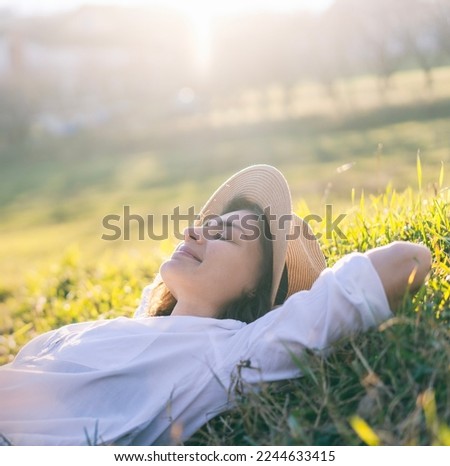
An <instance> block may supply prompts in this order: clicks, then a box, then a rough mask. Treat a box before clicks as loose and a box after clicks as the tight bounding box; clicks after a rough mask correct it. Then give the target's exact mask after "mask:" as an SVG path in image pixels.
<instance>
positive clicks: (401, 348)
mask: <svg viewBox="0 0 450 466" xmlns="http://www.w3.org/2000/svg"><path fill="white" fill-rule="evenodd" d="M448 82H450V68H443V69H440V70H438V72H436V82H435V87H434V89H433V90H424V88H423V83H422V82H421V74H420V73H419V72H416V71H409V72H404V73H398V74H397V75H396V76H395V80H394V81H393V83H392V87H391V89H390V90H388V91H387V92H386V93H385V95H384V96H383V97H382V98H381V97H380V96H379V95H378V94H377V91H376V83H375V81H374V80H373V79H371V78H370V77H362V78H358V79H354V80H352V81H346V82H342V83H340V84H339V94H338V97H337V99H336V100H330V97H328V96H325V95H323V93H321V92H320V90H319V88H318V87H317V86H315V87H314V86H313V85H312V84H308V85H299V86H298V88H296V89H295V90H294V91H295V92H296V93H297V96H298V99H297V100H294V101H293V102H292V103H291V104H290V105H289V108H288V110H286V107H285V106H283V105H282V102H284V101H285V100H286V99H285V97H283V95H282V94H280V92H278V94H277V93H276V92H274V91H273V90H272V91H270V92H272V94H271V95H272V97H271V99H272V103H271V105H269V106H268V107H267V106H266V107H264V108H262V107H261V105H260V104H258V107H257V108H256V109H255V108H253V110H251V111H250V110H249V106H250V107H251V106H252V105H253V106H254V105H255V97H254V95H253V97H252V98H250V99H249V97H248V95H244V94H243V95H242V96H241V100H239V99H238V100H237V103H236V100H235V101H234V102H235V103H234V104H233V105H235V106H236V107H235V108H234V107H230V106H229V107H227V106H226V102H225V103H224V102H223V101H219V102H217V104H216V108H215V109H214V111H212V112H211V113H210V114H205V115H202V118H199V117H196V118H195V119H194V120H193V119H192V118H190V119H189V118H185V119H179V120H175V119H174V120H171V121H168V122H166V123H165V124H164V125H163V124H161V125H160V126H159V127H158V128H148V127H147V128H145V125H144V128H142V127H140V128H137V129H136V128H135V127H131V126H120V127H119V126H114V125H113V126H110V127H105V128H100V129H97V130H96V131H93V132H89V131H85V132H81V133H77V134H74V135H72V136H69V137H66V138H54V137H50V136H48V135H46V134H43V133H41V132H39V131H37V130H36V131H33V132H32V133H31V134H30V136H29V137H28V138H26V139H24V140H21V141H17V142H16V143H14V144H9V145H1V144H0V163H1V170H0V215H1V219H2V221H1V222H0V266H1V270H2V280H1V281H0V334H1V336H0V364H1V363H6V362H8V361H10V360H11V358H12V357H13V356H14V354H16V353H17V351H18V350H19V348H20V347H21V346H22V345H23V344H24V343H26V342H27V341H28V340H29V339H30V338H32V337H34V336H35V335H37V334H40V333H42V332H44V331H47V330H50V329H52V328H56V327H58V326H61V325H64V324H67V323H72V322H77V321H83V320H87V319H98V318H111V317H115V316H118V315H129V316H131V315H132V313H133V311H134V309H135V307H136V306H137V304H138V301H139V296H140V292H141V289H142V288H143V286H145V285H146V284H147V283H148V282H149V281H150V280H151V279H152V277H153V276H154V274H155V273H156V271H157V268H158V266H159V264H160V262H161V260H162V258H163V257H165V256H166V255H167V254H168V253H169V252H170V251H171V250H172V247H173V245H174V242H175V241H174V239H172V238H168V239H167V240H165V241H151V240H148V239H147V240H145V241H139V240H138V238H137V233H136V231H132V238H131V240H130V241H124V240H119V241H104V240H102V239H101V236H102V234H103V233H105V230H104V227H103V226H102V219H103V218H104V217H105V216H106V215H108V214H110V213H116V214H120V213H121V212H122V208H123V206H124V205H128V206H130V208H131V211H132V212H133V213H138V214H141V215H143V216H146V215H148V214H153V215H154V216H155V219H158V218H159V217H160V216H161V215H163V214H168V213H172V212H173V209H174V208H175V207H176V206H179V207H180V210H181V211H182V212H185V211H187V209H188V207H190V206H195V207H196V210H198V208H199V207H201V205H202V203H203V202H204V201H205V197H207V196H208V195H209V194H210V193H211V192H212V190H213V189H215V187H216V186H217V185H218V183H221V182H222V181H223V180H224V179H225V178H226V177H227V176H228V175H229V174H231V173H232V172H234V171H236V170H237V169H239V168H242V167H244V166H247V165H249V164H252V163H271V164H273V165H276V166H277V167H279V168H280V169H281V170H282V171H283V172H284V173H285V175H286V177H287V179H288V181H289V183H290V185H291V187H292V191H293V198H294V200H295V203H296V210H297V212H298V213H299V214H301V215H306V214H308V213H314V214H319V215H322V216H323V215H324V212H325V205H326V204H332V206H333V215H334V217H337V216H338V215H339V214H340V213H345V214H346V218H345V220H344V221H343V222H342V224H340V226H342V228H343V230H344V232H345V238H337V237H332V238H326V237H325V236H324V237H323V238H322V239H321V243H322V246H323V248H324V251H325V253H326V256H327V260H328V263H329V264H330V265H331V264H333V263H334V262H335V261H336V260H337V258H338V257H340V256H342V255H343V254H345V253H348V252H350V251H354V250H359V251H364V250H367V249H368V248H370V247H374V246H377V245H382V244H386V243H388V242H390V241H393V240H396V239H405V240H413V241H420V242H424V243H426V244H427V245H428V246H429V247H430V248H431V250H432V251H433V256H434V263H433V270H432V273H431V276H430V279H429V281H428V283H427V286H426V287H425V288H424V289H423V290H422V291H421V292H420V293H418V295H417V296H416V297H414V298H413V299H406V300H405V302H404V305H403V307H402V309H400V310H399V311H398V313H397V314H396V317H395V318H394V319H392V320H391V321H389V322H387V323H386V324H385V325H383V326H382V327H381V328H379V329H375V330H374V331H372V332H370V333H369V334H367V335H364V336H361V337H359V338H357V339H355V340H352V341H346V342H342V344H340V345H338V346H337V349H336V351H335V353H334V354H333V355H332V356H331V357H329V358H327V359H323V358H320V357H319V356H317V355H314V354H309V355H307V357H306V358H305V359H304V360H302V361H301V362H300V363H301V364H302V368H303V369H304V373H305V377H304V378H303V379H300V380H297V381H289V382H286V383H285V384H282V385H270V386H267V387H263V388H262V391H261V392H260V393H259V394H248V395H246V396H242V398H241V401H240V403H239V406H238V407H237V409H236V410H234V411H232V412H230V413H227V414H226V415H222V416H220V417H218V418H217V419H215V420H213V421H212V422H210V423H209V424H208V425H207V426H206V427H204V428H203V429H202V430H201V431H200V432H199V433H197V434H196V436H195V437H194V438H193V439H192V440H191V442H190V443H192V444H209V445H214V444H227V445H228V444H246V445H252V444H258V445H272V444H351V445H354V444H364V443H366V444H388V445H392V444H401V445H406V444H426V445H428V444H447V445H449V444H450V427H449V426H450V389H449V387H450V377H449V361H450V341H449V322H450V307H449V302H450V279H449V277H450V263H449V253H450V237H449V231H450V228H449V227H450V220H449V218H450V215H449V210H448V201H449V191H448V188H447V186H448V183H449V176H448V166H449V163H450V139H449V135H450V119H449V118H448V115H450V87H449V86H448V84H447V83H448ZM308 86H309V87H308ZM420 90H422V92H421V91H420ZM267 92H269V91H267ZM277 96H278V97H277ZM277 99H278V100H277ZM256 101H258V99H256ZM249 102H250V104H251V105H250V104H249ZM274 108H278V110H276V111H275V110H274ZM289 109H290V110H289ZM227 115H228V116H227ZM230 115H234V116H233V118H231V116H230ZM239 115H240V116H239ZM251 115H253V117H251ZM255 115H256V116H255ZM277 115H278V116H277ZM245 119H247V121H246V122H245V121H244V120H245ZM121 125H122V123H121ZM130 125H131V124H130ZM172 125H173V127H172ZM418 153H420V160H421V164H420V165H419V168H420V169H419V170H418V169H417V154H418ZM314 226H315V229H316V230H318V231H319V232H321V228H323V225H320V224H317V225H314ZM155 230H157V231H159V230H158V224H157V225H156V227H155ZM322 233H323V231H322Z"/></svg>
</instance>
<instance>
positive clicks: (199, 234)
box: [184, 226, 205, 243]
mask: <svg viewBox="0 0 450 466" xmlns="http://www.w3.org/2000/svg"><path fill="white" fill-rule="evenodd" d="M184 240H185V241H196V242H197V243H202V242H203V241H204V240H205V238H204V236H203V228H202V227H201V226H190V227H187V228H185V229H184Z"/></svg>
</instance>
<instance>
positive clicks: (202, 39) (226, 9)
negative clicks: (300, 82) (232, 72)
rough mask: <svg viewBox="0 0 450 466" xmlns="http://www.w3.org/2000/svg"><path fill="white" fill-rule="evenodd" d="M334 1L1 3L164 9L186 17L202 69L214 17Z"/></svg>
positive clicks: (42, 10) (7, 2)
mask: <svg viewBox="0 0 450 466" xmlns="http://www.w3.org/2000/svg"><path fill="white" fill-rule="evenodd" d="M333 2H334V0H90V1H89V0H87V1H86V0H85V1H83V0H0V8H2V7H6V8H8V9H11V10H12V11H14V12H17V13H20V14H25V15H27V14H36V13H37V14H48V13H53V12H58V11H64V10H70V9H73V8H76V7H79V6H81V5H86V4H89V5H120V6H135V5H139V6H165V7H172V8H174V9H176V10H178V11H180V12H183V13H184V14H186V16H187V17H188V18H189V20H190V21H191V22H192V24H193V27H194V29H195V32H196V36H197V59H198V66H199V69H201V68H203V67H205V66H207V63H208V59H209V45H210V41H209V38H210V31H211V22H212V20H213V19H214V18H216V17H220V16H224V15H232V14H236V13H241V12H248V11H261V10H266V11H274V12H289V11H295V10H299V9H303V10H309V11H311V12H320V11H323V10H324V9H326V8H327V7H328V6H330V5H331V4H332V3H333Z"/></svg>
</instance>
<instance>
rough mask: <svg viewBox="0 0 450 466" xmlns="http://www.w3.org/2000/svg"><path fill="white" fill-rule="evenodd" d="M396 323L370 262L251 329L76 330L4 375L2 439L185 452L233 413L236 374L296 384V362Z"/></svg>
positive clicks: (210, 324) (190, 325) (112, 323)
mask: <svg viewBox="0 0 450 466" xmlns="http://www.w3.org/2000/svg"><path fill="white" fill-rule="evenodd" d="M390 316H391V311H390V309H389V305H388V302H387V299H386V295H385V292H384V290H383V287H382V284H381V281H380V279H379V277H378V275H377V273H376V271H375V269H374V268H373V266H372V263H371V261H370V260H369V259H368V258H367V257H366V256H365V255H363V254H359V253H353V254H350V255H349V256H346V257H344V258H343V259H341V260H340V261H338V262H337V263H336V264H335V265H334V266H333V267H332V268H328V269H326V270H324V271H323V272H322V274H321V275H320V277H319V278H318V279H317V281H316V282H315V284H314V286H313V287H312V289H311V290H309V291H302V292H299V293H296V294H294V295H293V296H291V297H290V298H289V299H288V300H287V301H286V302H285V303H284V304H283V305H282V306H280V307H278V308H277V309H275V310H273V311H271V312H269V313H268V314H266V315H265V316H263V317H261V318H259V319H258V320H256V321H255V322H252V323H251V324H245V323H242V322H239V321H237V320H231V319H228V320H219V319H213V318H205V317H190V316H169V317H139V318H136V319H130V318H125V317H119V318H116V319H111V320H99V321H95V322H84V323H78V324H72V325H68V326H65V327H62V328H61V329H59V330H54V331H51V332H48V333H45V334H43V335H40V336H38V337H36V338H35V339H33V340H32V341H31V342H29V343H28V344H27V345H25V346H24V348H23V349H22V350H21V351H20V352H19V354H18V355H17V356H16V358H15V359H14V361H13V362H12V363H10V364H6V365H4V366H2V367H0V434H1V435H0V439H1V437H2V436H3V438H5V439H7V441H8V442H10V443H12V444H14V445H86V444H115V445H149V444H154V445H170V444H173V443H176V442H180V441H183V440H186V439H188V438H189V437H190V436H191V435H192V434H193V433H194V432H195V431H196V430H197V429H199V428H200V427H201V426H202V425H203V424H204V423H205V422H207V421H208V420H209V419H211V418H212V417H214V416H215V415H217V414H218V413H220V412H222V411H224V410H226V409H229V408H230V407H232V405H233V396H232V394H233V390H232V388H233V383H235V382H236V380H237V376H238V374H240V377H241V378H242V381H243V382H245V383H249V384H257V383H258V382H261V381H276V380H281V379H288V378H293V377H298V376H300V375H301V372H300V369H299V367H298V365H296V363H295V362H294V360H293V357H292V353H293V354H295V355H297V356H298V355H300V353H301V352H302V350H303V349H304V348H310V349H316V350H326V349H327V348H329V346H330V345H331V344H332V343H333V342H335V341H337V340H338V339H340V338H342V337H344V336H349V335H351V334H353V333H355V332H359V331H364V330H366V329H368V328H370V327H373V326H376V325H377V324H379V323H381V322H382V321H383V320H385V319H387V318H389V317H390ZM0 443H1V440H0Z"/></svg>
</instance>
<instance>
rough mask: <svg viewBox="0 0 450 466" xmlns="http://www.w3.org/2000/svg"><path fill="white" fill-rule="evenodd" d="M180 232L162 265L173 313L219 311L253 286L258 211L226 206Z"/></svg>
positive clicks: (256, 273)
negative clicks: (224, 210) (218, 213)
mask: <svg viewBox="0 0 450 466" xmlns="http://www.w3.org/2000/svg"><path fill="white" fill-rule="evenodd" d="M184 234H185V239H184V241H183V242H182V243H181V244H180V245H179V246H178V247H177V249H176V250H175V252H174V253H173V254H172V257H171V258H170V259H169V260H168V261H166V262H164V263H163V264H162V265H161V269H160V274H161V277H162V279H163V280H164V282H165V284H166V286H167V287H168V288H169V290H170V292H171V293H172V294H173V296H174V297H175V299H176V300H177V305H176V306H175V308H174V310H173V312H172V315H193V316H202V317H218V313H219V310H220V309H221V308H222V307H223V306H224V305H226V304H228V303H230V302H231V301H233V300H235V299H237V298H239V297H240V296H242V294H243V293H251V292H252V291H253V290H254V289H255V288H256V286H257V283H258V281H259V278H260V274H261V269H262V267H261V265H262V264H261V262H262V251H261V244H260V240H259V228H258V221H257V216H256V214H254V213H253V212H251V211H248V210H238V211H234V212H229V213H227V214H224V215H221V216H220V217H214V218H212V219H210V220H209V221H207V222H206V223H205V224H204V225H202V226H197V227H190V228H187V229H186V230H185V233H184Z"/></svg>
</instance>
